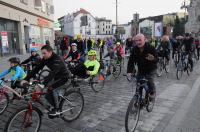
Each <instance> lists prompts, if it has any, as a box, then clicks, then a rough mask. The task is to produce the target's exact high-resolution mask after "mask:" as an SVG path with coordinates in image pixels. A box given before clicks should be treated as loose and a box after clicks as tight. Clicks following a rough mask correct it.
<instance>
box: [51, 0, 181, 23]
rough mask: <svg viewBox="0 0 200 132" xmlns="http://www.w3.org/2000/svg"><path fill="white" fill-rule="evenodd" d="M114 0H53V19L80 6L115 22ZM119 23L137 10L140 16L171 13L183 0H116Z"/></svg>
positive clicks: (175, 10) (176, 9)
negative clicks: (117, 2)
mask: <svg viewBox="0 0 200 132" xmlns="http://www.w3.org/2000/svg"><path fill="white" fill-rule="evenodd" d="M115 1H116V0H54V5H55V20H56V19H57V18H59V17H62V16H64V15H65V14H68V13H72V12H75V11H77V10H79V9H80V8H84V9H86V10H87V11H89V12H90V13H91V14H92V15H93V16H94V17H96V16H98V17H106V18H108V19H111V20H113V23H115ZM118 1H119V17H118V18H119V23H120V24H123V23H127V22H129V21H131V20H132V18H133V13H135V12H138V13H139V14H140V18H142V17H148V16H155V15H161V14H166V13H172V12H177V11H183V10H180V7H181V4H182V2H183V0H118Z"/></svg>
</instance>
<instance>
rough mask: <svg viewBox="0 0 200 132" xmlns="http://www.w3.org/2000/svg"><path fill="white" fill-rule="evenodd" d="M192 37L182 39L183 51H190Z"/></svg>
mask: <svg viewBox="0 0 200 132" xmlns="http://www.w3.org/2000/svg"><path fill="white" fill-rule="evenodd" d="M193 41H194V40H193V38H192V37H191V38H190V39H184V40H183V45H184V46H185V51H186V52H190V51H192V48H193V47H192V46H193Z"/></svg>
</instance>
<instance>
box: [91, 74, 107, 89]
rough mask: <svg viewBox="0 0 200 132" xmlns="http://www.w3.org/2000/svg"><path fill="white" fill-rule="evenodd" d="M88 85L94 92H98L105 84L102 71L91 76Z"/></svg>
mask: <svg viewBox="0 0 200 132" xmlns="http://www.w3.org/2000/svg"><path fill="white" fill-rule="evenodd" d="M90 85H91V88H92V90H93V91H94V92H96V93H98V92H99V91H101V90H102V89H103V87H104V85H105V76H104V75H103V73H98V75H96V76H94V77H92V79H91V82H90Z"/></svg>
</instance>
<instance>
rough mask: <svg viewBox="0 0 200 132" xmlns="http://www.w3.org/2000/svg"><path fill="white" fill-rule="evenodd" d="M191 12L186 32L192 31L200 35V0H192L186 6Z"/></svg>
mask: <svg viewBox="0 0 200 132" xmlns="http://www.w3.org/2000/svg"><path fill="white" fill-rule="evenodd" d="M186 8H187V9H188V13H189V18H188V22H187V23H186V25H185V32H192V33H195V34H199V35H200V0H191V1H190V5H188V6H186Z"/></svg>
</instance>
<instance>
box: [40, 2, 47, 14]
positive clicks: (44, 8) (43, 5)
mask: <svg viewBox="0 0 200 132" xmlns="http://www.w3.org/2000/svg"><path fill="white" fill-rule="evenodd" d="M41 2H42V12H46V5H45V2H44V1H41Z"/></svg>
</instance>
